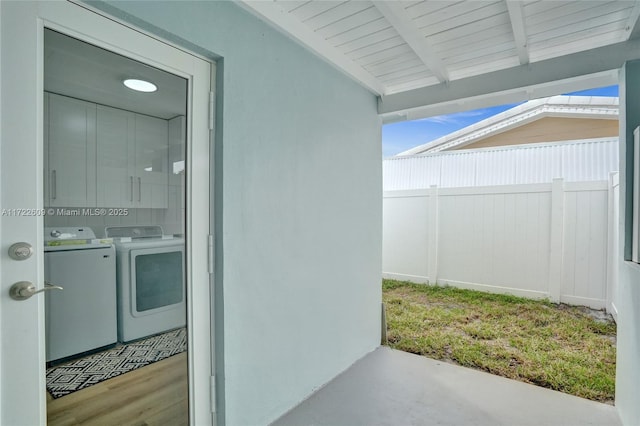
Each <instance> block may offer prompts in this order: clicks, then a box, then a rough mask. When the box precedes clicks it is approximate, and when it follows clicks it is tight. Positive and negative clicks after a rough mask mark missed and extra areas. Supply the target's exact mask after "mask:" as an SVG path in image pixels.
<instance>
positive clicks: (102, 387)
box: [47, 352, 189, 426]
mask: <svg viewBox="0 0 640 426" xmlns="http://www.w3.org/2000/svg"><path fill="white" fill-rule="evenodd" d="M187 377H188V374H187V353H186V352H183V353H181V354H178V355H174V356H172V357H170V358H167V359H164V360H162V361H158V362H156V363H153V364H151V365H147V366H146V367H142V368H139V369H137V370H134V371H132V372H130V373H127V374H123V375H122V376H118V377H114V378H113V379H109V380H105V381H104V382H102V383H98V384H97V385H93V386H91V387H88V388H86V389H83V390H81V391H77V392H74V393H72V394H69V395H66V396H63V397H61V398H58V399H53V398H52V397H51V396H50V395H48V394H47V421H48V424H49V425H53V426H57V425H101V426H102V425H149V426H151V425H172V426H173V425H187V424H188V423H189V420H188V411H189V409H188V405H189V403H188V395H187V389H188V378H187Z"/></svg>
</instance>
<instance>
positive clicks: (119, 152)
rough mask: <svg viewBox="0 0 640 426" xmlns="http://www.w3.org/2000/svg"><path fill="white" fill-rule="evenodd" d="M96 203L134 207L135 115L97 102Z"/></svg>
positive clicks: (102, 205) (107, 205)
mask: <svg viewBox="0 0 640 426" xmlns="http://www.w3.org/2000/svg"><path fill="white" fill-rule="evenodd" d="M97 121H98V125H97V127H98V136H97V140H98V148H97V152H98V155H97V163H98V166H97V169H98V188H97V193H98V205H99V206H100V207H134V205H135V203H134V197H135V194H134V177H133V162H134V144H135V114H133V113H132V112H128V111H123V110H121V109H116V108H110V107H106V106H102V105H98V120H97Z"/></svg>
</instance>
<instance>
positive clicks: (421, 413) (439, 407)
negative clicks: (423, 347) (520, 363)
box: [273, 347, 621, 426]
mask: <svg viewBox="0 0 640 426" xmlns="http://www.w3.org/2000/svg"><path fill="white" fill-rule="evenodd" d="M620 424H621V423H620V420H619V418H618V414H617V412H616V409H615V407H613V406H610V405H606V404H600V403H597V402H593V401H589V400H586V399H582V398H578V397H575V396H571V395H567V394H563V393H560V392H556V391H552V390H548V389H545V388H541V387H538V386H533V385H529V384H526V383H522V382H518V381H515V380H510V379H505V378H503V377H499V376H494V375H492V374H488V373H483V372H481V371H476V370H472V369H469V368H465V367H459V366H456V365H452V364H447V363H445V362H441V361H435V360H432V359H429V358H425V357H422V356H418V355H413V354H409V353H405V352H400V351H396V350H392V349H389V348H387V347H380V348H378V349H376V350H375V351H373V352H372V353H370V354H368V355H367V356H365V357H364V358H362V359H361V360H359V361H358V362H356V363H355V364H354V365H353V366H351V367H350V368H349V369H348V370H347V371H345V372H344V373H342V374H341V375H340V376H338V377H337V378H335V379H334V380H332V381H331V382H329V383H328V384H327V385H326V386H324V387H323V388H322V389H320V390H319V391H318V392H316V393H315V394H313V395H312V396H311V397H309V399H307V400H305V401H303V402H302V403H301V404H300V405H298V406H297V407H296V408H294V409H293V410H292V411H290V412H289V413H287V414H285V415H284V416H283V417H281V418H280V419H278V420H277V421H276V422H274V423H273V425H274V426H303V425H314V426H374V425H376V426H377V425H389V426H405V425H406V426H408V425H416V426H417V425H456V426H458V425H491V426H494V425H509V426H513V425H521V426H525V425H531V426H540V425H576V426H578V425H580V426H582V425H604V426H617V425H620Z"/></svg>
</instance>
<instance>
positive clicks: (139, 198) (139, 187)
mask: <svg viewBox="0 0 640 426" xmlns="http://www.w3.org/2000/svg"><path fill="white" fill-rule="evenodd" d="M138 201H142V178H140V176H138Z"/></svg>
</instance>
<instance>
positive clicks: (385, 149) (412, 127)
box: [382, 86, 618, 157]
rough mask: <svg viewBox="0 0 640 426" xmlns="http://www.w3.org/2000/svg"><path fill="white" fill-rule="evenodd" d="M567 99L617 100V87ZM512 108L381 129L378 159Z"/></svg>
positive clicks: (436, 118)
mask: <svg viewBox="0 0 640 426" xmlns="http://www.w3.org/2000/svg"><path fill="white" fill-rule="evenodd" d="M567 94H568V95H583V96H618V86H608V87H600V88H597V89H589V90H582V91H580V92H572V93H567ZM516 105H518V104H517V103H515V104H507V105H499V106H494V107H490V108H482V109H475V110H471V111H464V112H457V113H455V114H448V115H439V116H435V117H429V118H423V119H420V120H413V121H403V122H399V123H391V124H385V125H384V126H382V156H383V157H390V156H392V155H396V154H398V153H399V152H402V151H406V150H407V149H409V148H413V147H414V146H418V145H422V144H425V143H427V142H429V141H432V140H434V139H437V138H439V137H440V136H444V135H446V134H449V133H451V132H454V131H456V130H459V129H462V128H463V127H467V126H468V125H470V124H473V123H476V122H478V121H480V120H484V119H485V118H487V117H491V116H492V115H496V114H498V113H500V112H502V111H504V110H507V109H509V108H513V107H514V106H516Z"/></svg>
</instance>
